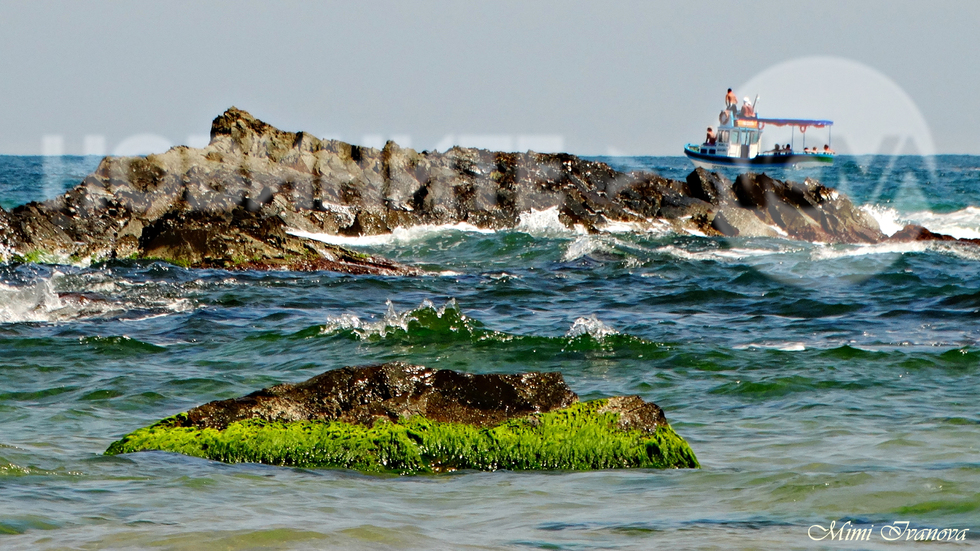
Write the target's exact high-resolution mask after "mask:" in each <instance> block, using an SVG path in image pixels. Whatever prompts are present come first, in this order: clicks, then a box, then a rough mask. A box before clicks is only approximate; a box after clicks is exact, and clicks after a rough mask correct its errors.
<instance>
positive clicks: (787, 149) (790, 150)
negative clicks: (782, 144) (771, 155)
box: [785, 144, 793, 155]
mask: <svg viewBox="0 0 980 551" xmlns="http://www.w3.org/2000/svg"><path fill="white" fill-rule="evenodd" d="M785 152H786V154H787V155H792V154H793V148H792V147H790V146H789V144H786V150H785Z"/></svg>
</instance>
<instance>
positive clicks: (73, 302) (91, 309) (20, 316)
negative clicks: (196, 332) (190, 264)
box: [0, 271, 196, 323]
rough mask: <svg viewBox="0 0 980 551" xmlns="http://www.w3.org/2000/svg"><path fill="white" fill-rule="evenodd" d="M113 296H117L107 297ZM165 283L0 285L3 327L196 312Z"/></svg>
mask: <svg viewBox="0 0 980 551" xmlns="http://www.w3.org/2000/svg"><path fill="white" fill-rule="evenodd" d="M106 297H113V298H106ZM195 307H196V305H195V303H194V302H193V301H192V300H190V299H188V298H185V297H174V296H172V292H170V290H169V289H168V288H167V285H163V286H159V285H157V284H154V283H152V282H148V283H145V284H140V285H133V284H132V283H130V282H126V281H119V282H118V283H117V282H116V281H113V280H111V279H108V278H103V277H97V276H96V275H95V274H68V275H65V274H62V273H61V272H57V271H56V272H54V273H53V274H52V275H51V276H49V277H44V278H37V279H35V280H33V281H31V282H28V283H23V284H12V285H11V284H0V323H59V322H64V321H69V320H75V319H84V318H92V317H99V316H107V315H112V316H124V317H125V319H128V320H136V319H148V318H153V317H159V316H166V315H171V314H174V313H179V312H186V311H190V310H193V309H194V308H195Z"/></svg>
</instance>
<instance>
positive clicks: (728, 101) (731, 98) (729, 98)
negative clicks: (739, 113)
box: [725, 88, 738, 111]
mask: <svg viewBox="0 0 980 551" xmlns="http://www.w3.org/2000/svg"><path fill="white" fill-rule="evenodd" d="M733 105H735V106H737V105H738V96H736V95H735V92H732V89H731V88H729V89H728V94H726V95H725V110H726V111H727V110H728V109H731V108H732V106H733Z"/></svg>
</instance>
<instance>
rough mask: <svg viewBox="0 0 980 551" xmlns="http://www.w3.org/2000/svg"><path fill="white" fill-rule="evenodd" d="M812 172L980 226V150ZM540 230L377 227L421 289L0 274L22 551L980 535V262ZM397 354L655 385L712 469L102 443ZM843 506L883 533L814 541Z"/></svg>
mask: <svg viewBox="0 0 980 551" xmlns="http://www.w3.org/2000/svg"><path fill="white" fill-rule="evenodd" d="M607 160H608V161H610V162H612V163H613V164H614V165H615V166H616V167H617V168H621V169H625V170H640V169H642V170H655V171H657V172H660V173H661V174H664V175H665V176H668V177H674V178H683V177H685V176H686V175H687V173H688V172H689V171H690V166H689V164H688V163H687V161H685V160H684V159H679V158H650V157H641V158H627V159H622V158H618V159H607ZM97 162H98V159H93V158H86V157H78V158H61V159H58V163H53V162H52V161H51V160H50V159H43V158H38V157H0V204H2V205H4V206H5V207H9V206H12V205H15V204H20V203H23V202H25V201H27V200H31V199H40V198H43V197H45V196H51V195H53V194H54V193H57V192H58V191H59V190H60V189H64V187H66V186H71V185H73V184H74V183H77V182H78V181H79V180H80V179H81V178H82V177H83V176H84V175H85V174H87V173H88V171H90V170H91V169H92V168H93V167H94V166H95V164H96V163H97ZM45 163H47V164H45ZM930 163H932V164H931V166H930ZM55 166H56V167H57V168H53V167H55ZM787 174H789V175H791V176H792V177H794V178H802V177H805V176H808V175H809V176H812V177H815V178H818V179H820V180H821V181H824V182H826V183H828V184H829V185H836V186H839V187H840V188H841V189H843V190H846V191H847V192H848V194H849V195H851V196H852V197H854V198H855V200H856V202H857V203H858V204H862V205H865V207H866V208H868V209H869V211H870V212H872V213H874V215H875V216H876V217H877V218H878V219H879V220H881V221H882V223H883V225H884V226H887V225H895V226H897V225H900V224H901V223H903V222H907V221H910V222H916V223H921V224H923V225H926V227H929V228H930V229H932V230H934V231H944V232H945V233H952V234H955V235H959V236H963V237H970V236H972V235H974V234H976V235H980V208H978V206H980V158H977V157H938V158H936V159H934V160H931V161H929V160H924V159H920V158H915V157H899V158H878V157H875V158H842V159H840V160H839V162H838V164H837V166H836V167H834V168H832V169H823V170H822V171H819V172H814V173H807V172H792V173H787ZM787 174H774V176H776V177H783V176H786V175H787ZM525 222H526V223H525V224H524V225H523V226H522V227H521V228H520V229H519V230H514V231H506V232H496V233H478V232H467V231H460V230H458V229H448V228H424V229H417V230H412V231H408V232H401V233H399V234H398V235H396V236H392V237H390V238H388V239H382V240H370V241H369V240H362V241H361V242H360V243H357V242H354V243H353V246H355V247H357V248H358V249H359V250H363V251H365V252H370V253H378V254H382V255H386V256H389V257H392V258H395V259H397V260H400V261H403V262H407V263H411V264H414V265H418V266H421V267H423V268H425V269H427V270H430V271H431V272H432V275H429V276H425V277H420V278H394V277H364V276H358V277H352V276H347V275H342V274H332V273H317V274H302V273H291V272H272V273H262V272H224V271H211V270H186V269H182V268H178V267H174V266H168V265H164V264H159V263H143V262H111V263H107V264H101V265H95V266H89V267H77V266H37V265H32V264H27V265H20V264H6V265H0V374H2V377H3V378H2V381H3V384H2V385H0V548H3V549H103V548H108V549H147V548H151V549H154V548H156V549H412V548H417V549H500V548H514V549H535V548H541V549H593V548H602V549H651V548H663V549H794V548H827V549H832V548H833V549H836V548H851V549H853V548H861V549H877V548H881V549H897V548H906V547H909V546H912V545H914V543H913V542H911V541H908V542H906V541H901V542H894V543H888V542H886V541H884V540H883V539H882V538H881V537H880V536H879V529H880V527H881V526H883V525H886V524H889V523H892V522H895V521H909V522H910V523H911V525H912V526H913V527H917V528H921V527H932V528H940V529H942V528H957V529H966V528H969V529H971V532H970V534H971V539H970V540H968V541H967V544H970V543H975V542H976V541H977V540H976V539H973V532H980V497H978V494H977V490H976V488H977V486H978V483H980V459H978V458H980V453H978V447H980V408H978V406H977V396H978V395H980V382H978V381H980V377H978V375H980V343H978V339H980V324H978V321H980V270H978V268H980V249H977V248H975V247H973V246H968V245H949V244H945V245H944V244H921V243H919V244H904V245H879V246H851V245H822V244H812V243H801V242H795V241H788V240H781V239H714V238H704V237H699V236H694V235H676V234H670V233H645V234H636V233H616V234H603V235H597V236H587V235H578V234H575V233H573V232H568V231H566V230H562V229H561V228H560V227H557V226H556V225H555V224H554V220H552V219H551V218H549V217H548V216H547V213H545V214H541V215H539V216H535V217H530V218H529V219H528V220H526V221H525ZM889 227H890V226H889ZM393 359H399V360H404V361H408V362H412V363H419V364H423V365H427V366H431V367H447V368H452V369H457V370H462V371H468V372H474V373H475V372H480V373H483V372H516V371H527V370H537V371H551V370H559V371H561V372H562V373H563V374H564V375H565V378H566V380H567V381H568V383H569V385H570V386H571V387H572V389H573V390H575V391H576V392H577V393H578V394H579V395H580V396H581V397H583V398H586V399H590V398H598V397H602V396H609V395H614V394H639V395H640V396H642V397H643V398H644V399H646V400H649V401H653V402H655V403H657V404H659V405H660V406H661V407H663V409H664V411H665V413H666V415H667V418H668V420H669V421H670V422H671V423H672V424H673V426H674V428H675V429H676V430H677V431H678V433H680V434H681V435H682V436H684V437H685V438H686V439H687V440H688V441H689V442H690V444H691V446H692V447H693V449H694V450H695V452H696V453H697V455H698V458H699V460H700V461H701V464H702V465H703V468H702V469H701V470H696V471H646V470H635V471H601V472H590V473H569V472H545V473H520V472H494V473H478V472H464V473H456V474H453V475H447V476H432V477H400V478H399V477H378V476H368V475H363V474H360V473H357V472H351V471H342V470H304V469H286V468H277V467H268V466H262V465H248V464H243V465H225V464H220V463H214V462H210V461H205V460H200V459H194V458H189V457H184V456H180V455H174V454H168V453H157V452H154V453H139V454H131V455H126V456H120V457H104V456H102V455H101V453H102V452H103V451H104V450H105V448H106V447H108V445H109V444H110V443H111V442H112V441H113V440H115V439H117V438H118V437H120V436H121V435H123V434H125V433H127V432H129V431H131V430H133V429H136V428H139V427H142V426H145V425H147V424H149V423H152V422H153V421H156V420H158V419H160V418H162V417H165V416H168V415H172V414H174V413H177V412H180V411H184V410H186V409H188V408H190V407H193V406H195V405H199V404H202V403H205V402H208V401H211V400H216V399H224V398H230V397H234V396H239V395H242V394H246V393H248V392H251V391H253V390H256V389H258V388H262V387H266V386H269V385H272V384H276V383H279V382H295V381H300V380H304V379H306V378H309V377H311V376H313V375H316V374H318V373H321V372H323V371H325V370H328V369H333V368H338V367H342V366H346V365H361V364H367V363H371V362H377V361H385V360H393ZM832 520H833V521H836V522H837V523H838V524H841V523H843V522H846V521H848V520H849V521H851V522H852V524H859V525H860V526H861V527H868V526H870V525H872V524H873V525H874V526H875V528H874V537H873V538H871V540H870V541H868V542H862V543H861V544H860V545H858V544H853V543H851V542H845V543H840V542H828V541H827V540H824V541H822V542H814V541H812V540H811V539H810V538H809V537H808V536H807V530H808V527H810V526H811V525H814V524H819V525H822V526H827V525H829V523H830V521H832Z"/></svg>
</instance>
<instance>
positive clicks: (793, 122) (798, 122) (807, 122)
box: [758, 118, 834, 128]
mask: <svg viewBox="0 0 980 551" xmlns="http://www.w3.org/2000/svg"><path fill="white" fill-rule="evenodd" d="M758 121H759V122H760V123H763V124H771V125H773V126H799V127H802V128H806V127H809V126H814V127H816V128H823V127H825V126H833V124H834V121H824V120H816V119H763V118H759V119H758Z"/></svg>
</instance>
